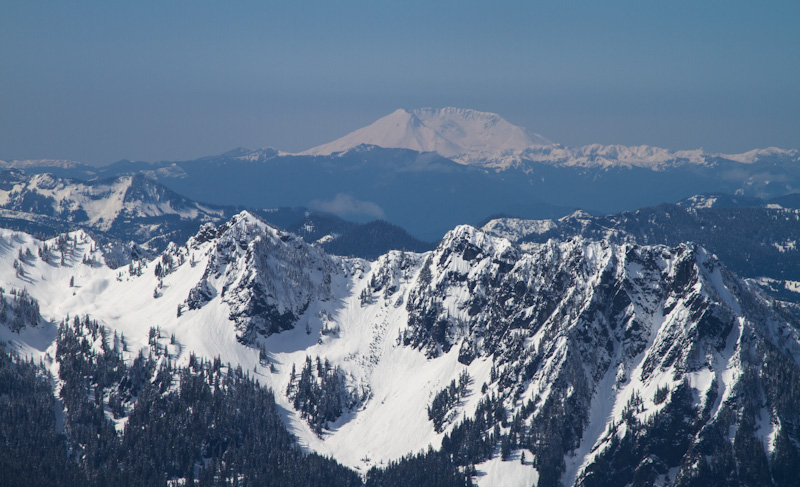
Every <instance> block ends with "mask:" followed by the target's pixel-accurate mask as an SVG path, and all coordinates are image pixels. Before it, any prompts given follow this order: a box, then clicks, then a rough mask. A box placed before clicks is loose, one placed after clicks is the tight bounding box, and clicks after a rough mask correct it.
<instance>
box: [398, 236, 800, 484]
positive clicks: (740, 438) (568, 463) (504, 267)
mask: <svg viewBox="0 0 800 487" xmlns="http://www.w3.org/2000/svg"><path fill="white" fill-rule="evenodd" d="M407 309H408V311H409V324H410V330H409V331H407V332H406V333H405V335H404V338H403V340H404V343H406V344H407V345H409V346H413V347H418V348H420V349H421V350H423V351H425V353H426V354H427V355H428V356H429V357H437V356H440V355H442V354H447V353H451V351H454V350H457V353H458V356H459V360H460V361H461V362H463V363H464V364H470V363H471V362H473V361H475V360H477V359H480V358H481V357H491V360H492V362H493V368H492V373H491V377H490V383H489V391H490V393H491V396H489V400H488V402H487V403H483V404H482V405H481V406H479V407H478V409H477V415H476V416H475V419H474V420H472V419H469V420H465V421H464V422H463V423H461V424H459V425H456V426H455V427H454V428H453V429H452V430H451V431H450V432H449V433H448V434H447V435H446V436H445V438H444V439H443V442H442V448H443V450H444V451H447V452H449V453H451V454H452V455H453V456H454V458H455V459H456V461H457V462H458V463H460V464H462V465H469V464H471V463H477V462H478V461H481V460H483V459H485V458H486V456H487V455H488V454H487V453H486V452H487V451H491V450H490V449H487V448H485V447H484V442H485V441H486V439H487V438H491V436H489V434H488V432H489V431H491V428H492V427H493V426H492V424H493V422H495V421H496V422H495V424H497V423H499V428H497V429H496V430H495V432H494V436H495V437H494V440H493V441H499V442H500V443H501V449H502V450H503V451H508V450H509V449H510V450H512V451H513V450H523V451H529V452H530V453H531V454H532V462H533V465H534V466H535V467H536V468H537V471H538V474H539V480H538V485H540V486H550V485H553V486H555V485H560V484H561V483H562V482H563V483H566V484H567V485H571V484H573V483H575V484H576V485H585V486H590V485H592V486H593V485H598V486H600V485H655V484H659V483H662V484H663V483H666V484H670V485H681V486H683V485H707V484H712V485H796V483H797V482H798V480H797V479H798V478H800V477H799V476H800V464H798V463H797V462H796V459H797V458H798V457H797V455H798V447H797V443H796V439H797V438H798V436H797V434H798V430H797V426H796V425H797V424H798V423H797V421H798V420H799V419H800V413H798V411H800V410H799V409H798V408H797V407H796V405H797V404H800V402H798V401H800V395H799V394H800V369H798V357H800V347H799V346H798V322H797V321H796V320H795V319H794V318H793V317H792V316H791V315H790V314H789V313H786V312H784V311H783V310H782V309H781V308H780V307H779V306H778V305H776V304H774V303H771V302H769V301H768V300H766V299H764V298H763V297H762V296H761V295H760V294H759V293H758V291H757V290H755V289H753V288H752V287H751V286H749V285H748V284H746V283H744V282H743V281H741V280H739V279H738V278H736V277H735V276H734V275H733V274H731V273H730V272H729V271H727V270H726V269H725V268H724V267H723V266H722V265H721V264H720V263H719V262H718V261H717V259H716V258H715V257H714V256H712V255H710V254H708V253H707V252H706V251H704V250H703V249H702V248H700V247H697V246H694V245H681V246H678V247H676V248H667V247H640V246H636V245H621V246H616V245H612V244H608V243H606V242H588V241H584V240H581V239H573V240H569V241H566V242H563V243H558V242H554V241H551V242H549V243H547V244H542V245H533V246H531V247H530V249H529V251H528V252H524V251H522V250H521V249H520V248H518V247H516V246H513V245H511V244H510V243H509V242H508V241H506V240H503V239H494V238H490V237H488V236H487V235H485V234H483V233H481V232H479V231H476V230H474V229H470V228H467V227H462V228H460V229H458V230H457V231H455V232H452V233H451V234H450V235H449V236H448V237H447V238H446V239H445V240H444V241H443V242H442V244H441V245H440V246H439V248H438V249H437V250H436V251H434V252H433V253H432V254H431V255H430V256H429V257H428V258H427V260H426V262H425V264H424V265H423V268H422V270H421V272H420V277H419V279H418V281H417V283H416V285H415V286H414V288H413V289H412V290H411V292H410V296H409V299H408V301H407ZM495 394H496V396H495ZM437 399H438V396H437ZM498 402H499V407H498V406H497V404H498ZM490 404H492V405H490ZM790 404H791V405H795V407H793V406H789V405H790ZM493 411H494V412H497V413H498V414H495V415H494V418H492V417H491V416H492V414H491V413H492V412H493ZM506 411H508V413H506ZM487 414H488V415H489V417H487ZM464 452H466V453H464ZM721 479H722V480H721Z"/></svg>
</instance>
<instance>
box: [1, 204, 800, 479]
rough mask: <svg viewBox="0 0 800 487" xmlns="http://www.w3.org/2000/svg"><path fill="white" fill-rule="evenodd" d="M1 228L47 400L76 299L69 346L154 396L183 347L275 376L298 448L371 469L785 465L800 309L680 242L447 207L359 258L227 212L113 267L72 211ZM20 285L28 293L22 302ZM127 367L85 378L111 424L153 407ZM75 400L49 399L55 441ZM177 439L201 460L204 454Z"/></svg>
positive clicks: (7, 336) (619, 474) (701, 472)
mask: <svg viewBox="0 0 800 487" xmlns="http://www.w3.org/2000/svg"><path fill="white" fill-rule="evenodd" d="M2 245H3V246H4V248H5V249H6V251H5V252H4V253H3V254H2V255H1V256H0V259H2V260H3V261H4V262H2V263H0V280H2V282H3V287H4V289H6V290H7V292H9V293H11V295H10V296H9V297H12V298H14V299H13V300H12V301H10V302H9V301H8V298H5V299H6V301H5V302H6V303H8V304H7V305H6V306H7V310H6V311H5V316H6V318H5V320H6V321H5V322H6V323H7V324H6V325H0V338H2V339H3V340H5V341H6V342H7V343H9V344H10V346H11V347H12V349H14V350H16V353H19V354H21V355H22V356H24V357H29V358H32V359H33V360H34V362H35V363H36V362H40V361H41V363H42V366H43V367H44V368H45V369H46V370H48V371H49V373H50V374H52V376H53V377H54V378H55V384H56V389H55V391H58V390H61V391H62V393H61V397H64V398H66V397H71V396H65V394H66V392H63V391H66V390H67V389H66V388H68V387H71V384H72V383H71V382H70V381H72V380H73V378H72V376H70V375H69V371H70V370H72V369H71V368H67V362H65V360H67V357H70V356H71V355H65V349H63V347H66V346H68V342H65V341H64V338H59V337H63V336H65V335H64V334H65V333H67V330H66V329H64V325H59V326H57V325H58V323H61V322H62V321H63V320H65V319H66V323H67V324H69V323H71V321H70V319H67V317H87V318H86V319H85V320H84V318H81V319H80V320H79V323H80V326H79V325H78V324H76V325H75V326H72V325H70V329H71V330H73V331H71V332H69V333H74V334H76V335H75V336H76V338H75V339H76V340H78V343H80V342H81V340H83V341H84V343H86V344H87V345H86V346H87V347H88V348H86V349H85V351H84V352H82V353H84V354H88V355H86V357H87V358H86V360H89V363H98V364H101V363H105V362H106V361H108V360H116V359H114V358H113V357H115V356H117V355H113V354H118V355H119V357H120V359H121V360H123V361H124V362H125V363H133V361H135V360H137V357H141V360H143V361H144V362H140V363H141V364H142V365H144V364H146V363H147V362H146V361H147V360H148V359H147V357H150V359H149V360H153V361H154V362H153V367H155V369H154V370H163V371H162V372H159V373H158V375H157V376H153V379H151V380H153V381H156V380H157V381H158V382H156V383H161V384H164V385H163V386H162V389H161V392H158V393H156V392H150V393H148V394H158V395H160V396H161V397H163V398H164V399H163V400H164V401H167V400H172V399H170V398H172V397H173V396H172V395H171V394H173V392H171V391H183V390H184V389H183V388H184V387H186V386H183V385H180V386H179V385H178V384H184V382H185V380H188V379H183V378H181V379H180V380H179V377H181V376H180V375H179V371H180V370H183V368H184V367H188V368H189V369H188V370H192V369H191V368H192V367H197V366H196V365H193V364H197V363H198V361H208V362H207V363H208V364H211V363H212V362H214V361H218V362H219V363H222V364H230V366H229V367H230V369H229V370H231V371H233V370H234V369H237V368H238V370H239V371H240V372H239V373H242V372H241V371H245V372H246V375H248V376H251V377H253V378H254V379H257V381H258V383H260V384H261V385H262V386H268V387H270V388H271V390H272V391H274V401H275V404H277V407H278V408H279V410H284V411H286V416H285V418H284V420H285V423H286V425H287V427H288V430H289V432H290V433H291V434H292V435H294V436H295V437H296V438H297V439H298V442H299V444H300V445H303V448H305V449H306V450H307V451H315V452H319V453H320V454H322V455H323V456H333V458H335V459H336V460H337V461H338V462H339V463H341V464H342V465H344V466H347V467H349V468H352V469H355V470H356V471H360V472H362V473H367V472H371V473H370V475H371V478H373V479H375V478H383V477H381V475H387V476H390V475H391V472H393V471H394V470H392V469H401V471H402V469H403V468H407V469H409V470H408V471H407V475H410V472H411V469H413V468H415V467H414V465H415V464H414V462H413V461H412V460H411V459H410V457H406V458H407V460H402V461H400V463H393V462H398V460H400V459H401V458H403V457H404V455H408V454H412V453H414V452H418V451H424V450H425V449H427V448H428V447H429V446H431V447H432V448H434V449H435V450H434V451H439V452H442V453H443V454H446V459H447V460H446V462H450V464H452V465H453V468H455V469H456V470H455V471H461V472H463V473H465V474H467V476H468V477H471V478H472V479H473V480H474V481H476V482H477V484H478V485H500V484H502V485H531V484H534V483H535V484H536V485H539V486H550V485H561V484H566V485H573V484H574V485H587V486H588V485H627V484H630V485H662V484H663V485H698V484H702V483H708V482H710V481H712V480H714V479H719V478H720V476H724V478H725V479H726V483H727V484H729V485H792V482H794V481H795V480H796V479H797V478H798V476H797V474H798V473H800V472H797V468H798V465H800V464H799V463H797V462H795V461H794V459H796V458H800V451H799V450H798V447H797V443H796V438H797V434H798V433H797V431H796V428H795V426H794V425H796V424H800V422H799V421H798V420H800V418H798V417H797V409H796V408H795V407H794V406H793V405H795V404H797V401H798V400H800V397H797V394H800V392H799V391H800V388H794V387H793V386H792V387H790V388H788V389H787V388H786V384H787V383H788V384H800V365H799V363H798V360H799V359H800V332H798V329H800V322H798V321H797V320H796V318H794V317H793V314H792V313H790V312H789V311H788V310H784V309H783V308H782V307H781V305H780V304H779V303H777V302H775V301H772V300H770V299H769V298H766V297H765V296H764V295H763V294H761V292H760V291H758V289H757V288H755V287H754V286H752V285H750V284H748V283H747V282H745V281H743V280H741V279H739V278H738V277H736V275H735V274H733V273H732V272H730V271H729V270H728V269H727V268H726V267H725V266H724V265H723V264H722V263H721V262H720V261H719V260H718V259H717V258H716V257H714V256H713V255H712V254H710V253H709V252H708V251H706V250H705V249H703V248H702V247H700V246H697V245H695V244H680V245H677V246H673V247H667V246H642V245H638V244H632V243H624V244H616V243H612V242H609V241H592V240H586V239H583V238H581V237H576V238H572V239H569V240H565V241H556V240H550V241H548V242H547V243H543V244H533V243H532V244H529V245H527V246H525V247H520V246H518V245H516V244H514V243H512V242H511V241H510V240H507V239H504V238H500V237H494V236H491V235H489V234H487V233H485V232H482V231H480V230H477V229H475V228H473V227H469V226H461V227H458V228H455V229H454V230H452V231H451V232H449V233H448V234H447V235H446V236H445V237H444V239H443V240H442V241H441V242H440V243H439V244H438V246H437V247H436V248H435V249H434V250H432V251H429V252H426V253H422V254H418V253H412V252H400V251H393V252H390V253H388V254H386V255H383V256H381V257H379V258H378V259H377V260H374V261H371V262H370V261H365V260H361V259H349V258H341V257H335V256H331V255H328V254H326V253H325V252H324V251H323V250H321V249H319V248H318V247H315V246H310V245H309V244H307V243H305V242H304V241H303V240H302V239H300V238H299V237H296V236H293V235H291V234H288V233H285V232H282V231H280V230H277V229H276V228H274V227H271V226H269V225H267V224H265V223H264V222H262V221H261V220H259V219H258V218H256V217H254V216H253V215H251V214H248V213H241V214H238V215H236V216H234V217H233V218H232V219H231V220H230V221H228V222H227V223H224V224H222V225H220V226H215V225H213V224H210V223H209V224H206V225H204V226H203V227H202V228H201V229H200V231H199V232H198V233H197V234H196V235H195V236H194V237H192V238H190V239H189V240H188V241H187V242H186V244H185V245H171V246H170V247H168V248H167V249H166V250H165V251H164V252H163V253H162V254H161V255H159V256H158V257H157V258H155V259H153V260H149V261H147V260H138V261H132V262H131V264H130V265H129V266H128V267H127V268H123V269H111V268H110V267H108V266H107V265H105V264H104V260H103V256H102V254H100V253H98V251H97V250H96V249H97V244H96V243H95V242H93V241H92V239H91V237H90V236H89V235H87V234H85V233H83V232H81V231H78V232H75V233H70V234H68V235H65V236H63V237H59V238H56V239H53V240H49V241H41V240H38V239H35V238H33V237H31V236H29V235H26V234H24V233H19V232H16V233H15V232H11V231H3V232H2ZM2 269H5V270H2ZM22 289H25V291H24V295H22V296H23V297H24V299H25V300H27V301H20V298H19V296H20V294H19V293H20V292H22V291H20V290H22ZM20 303H29V304H25V306H27V308H25V309H28V308H32V307H35V309H36V313H32V312H26V313H27V314H24V315H20V316H23V318H19V319H18V318H17V316H18V314H19V313H21V311H18V310H21V309H23V308H22V306H23V304H20ZM31 303H32V304H31ZM9 314H10V316H9ZM87 320H92V321H87ZM76 323H77V322H76ZM87 323H89V325H87ZM90 323H96V324H95V325H90ZM98 327H100V328H102V333H99V332H98V331H97V330H98V329H99V328H98ZM57 328H58V330H59V331H58V332H57ZM92 330H94V331H92ZM98 337H102V339H100V338H98ZM112 337H114V338H113V339H112ZM120 337H121V338H120ZM92 343H94V345H91V344H92ZM112 347H113V349H114V351H113V354H112V351H111V350H112ZM156 364H161V365H156ZM210 366H211V365H209V367H210ZM70 367H73V366H70ZM165 367H166V368H165ZM172 370H174V371H175V372H170V371H172ZM131 373H132V372H131ZM184 373H187V372H180V374H184ZM231 373H232V372H231ZM97 374H102V370H101V371H98V372H97ZM170 374H175V375H170ZM101 376H102V375H97V376H96V377H97V379H91V377H89V378H87V379H86V380H90V381H91V380H100V379H99V377H101ZM92 377H95V376H94V375H93V376H92ZM103 377H104V376H103ZM126 377H130V378H129V379H125V380H127V381H128V382H124V381H123V382H113V381H112V382H107V381H106V379H103V380H104V381H106V382H97V383H95V386H92V385H91V384H92V383H91V382H90V383H89V389H88V390H89V391H91V390H94V389H92V387H94V388H95V389H97V390H105V391H106V393H105V394H101V395H98V393H93V394H94V395H93V396H90V397H94V398H95V399H94V401H95V404H96V406H92V407H95V408H99V409H98V411H100V412H101V417H102V416H103V415H105V419H102V420H101V422H100V423H94V424H104V423H103V422H107V424H108V425H109V427H110V430H109V432H108V433H103V435H111V436H109V437H108V438H106V440H104V441H108V442H111V444H114V442H117V441H123V440H124V438H125V437H126V436H128V435H129V432H128V429H127V426H126V424H127V423H128V422H129V421H140V420H139V419H135V418H138V417H139V416H138V415H139V414H140V413H139V412H138V408H140V407H145V406H144V405H145V404H148V406H147V407H148V408H150V409H149V410H150V411H151V413H149V414H151V415H152V414H155V413H153V412H152V411H159V409H158V408H160V407H162V406H158V405H157V403H152V404H151V399H143V396H141V395H139V396H137V394H135V393H134V394H127V395H123V396H117V395H116V394H117V393H114V394H111V392H113V391H126V390H128V389H127V388H128V387H129V385H126V384H131V382H130V381H134V382H133V383H136V382H135V381H136V380H138V379H134V378H133V377H134V376H128V375H126ZM156 377H160V378H158V379H156ZM170 377H173V378H172V379H170ZM242 377H244V375H243V376H242ZM120 380H122V379H120ZM164 381H166V382H164ZM170 384H171V385H170ZM212 386H213V382H212ZM175 388H177V389H175ZM56 393H57V392H56ZM175 393H176V394H177V392H175ZM147 397H150V396H147ZM156 397H159V396H156ZM175 398H176V399H177V396H175ZM70 400H71V399H70ZM165 404H166V403H165ZM87 407H88V406H87ZM153 408H156V409H153ZM158 414H164V415H166V416H165V418H167V420H168V418H169V417H170V415H171V414H175V413H172V412H169V410H166V409H165V410H163V411H162V412H160V413H158ZM129 418H130V419H129ZM83 421H84V420H82V419H80V418H78V417H74V416H72V415H71V413H70V411H69V409H68V410H67V412H66V420H65V422H64V423H63V426H62V428H63V431H64V434H65V435H66V441H73V442H75V441H77V440H78V439H79V438H82V436H81V435H83V433H81V432H82V431H83V429H82V428H85V427H87V426H80V427H79V425H82V424H84V423H83ZM114 431H116V433H113V432H114ZM123 432H124V436H123ZM163 434H167V433H163ZM170 434H171V433H170ZM104 438H105V436H104ZM153 441H155V440H153ZM198 441H199V440H198ZM70 444H71V445H73V446H72V447H71V448H72V449H73V451H76V449H77V450H80V451H87V452H93V451H94V450H93V449H92V448H94V447H93V446H92V445H91V444H86V443H81V442H80V441H78V443H70ZM231 447H233V445H232V444H229V446H227V447H225V446H222V449H221V450H219V451H220V452H224V451H227V450H226V448H231ZM191 448H192V449H194V448H196V449H197V450H192V451H196V453H192V454H191V455H190V457H189V458H190V460H189V461H190V464H192V463H191V462H195V463H193V464H194V465H201V467H199V468H200V470H197V469H196V470H197V471H198V472H200V471H201V470H202V464H203V462H206V463H208V462H216V461H218V460H221V457H220V458H217V457H216V456H215V455H216V454H215V453H214V452H215V451H217V450H214V449H212V450H207V449H206V450H204V449H203V445H202V444H197V445H193V446H191ZM204 452H205V453H204ZM220 454H222V453H220ZM441 461H445V460H441ZM78 465H84V461H83V460H80V459H78ZM237 465H238V464H237ZM83 468H89V467H86V466H84V467H83ZM215 468H216V467H215ZM384 468H388V470H385V473H383V474H381V472H384V470H382V469H384ZM98 475H99V474H98ZM173 475H176V474H173ZM183 475H184V474H180V475H177V477H183ZM231 475H236V473H235V472H232V473H231ZM370 475H368V476H367V477H368V478H370ZM401 477H402V475H401ZM173 478H175V477H174V476H173ZM387 478H388V477H387ZM383 485H391V484H383Z"/></svg>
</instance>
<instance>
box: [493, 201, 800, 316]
mask: <svg viewBox="0 0 800 487" xmlns="http://www.w3.org/2000/svg"><path fill="white" fill-rule="evenodd" d="M798 218H800V202H799V201H798V200H797V198H793V197H782V198H776V199H772V200H766V201H765V200H759V199H755V198H748V197H743V196H736V195H725V194H709V195H697V196H692V197H690V198H687V199H685V200H683V201H680V202H678V203H677V204H661V205H658V206H653V207H647V208H641V209H638V210H636V211H630V212H622V213H617V214H611V215H591V214H589V213H586V212H583V211H576V212H574V213H572V214H570V215H567V216H565V217H562V218H559V219H548V220H526V219H518V218H497V219H493V220H491V221H489V222H487V223H486V224H485V225H484V226H483V227H482V229H483V230H484V231H485V232H487V233H489V234H491V235H494V236H498V237H502V238H506V239H509V240H510V241H512V242H515V243H517V244H518V245H520V246H522V247H527V246H528V245H533V246H536V245H538V244H541V243H544V242H547V241H548V240H550V239H556V240H565V239H569V238H573V237H577V236H580V237H583V238H588V239H592V240H608V241H611V242H614V243H638V244H642V245H655V244H663V245H678V244H680V243H681V242H687V241H692V242H697V243H699V244H701V245H703V246H704V247H705V248H706V249H708V250H709V251H711V252H713V253H715V254H716V255H718V256H719V257H720V259H722V261H723V262H725V264H726V265H727V266H728V267H729V268H730V269H732V270H733V271H735V272H736V273H737V274H738V275H740V276H742V277H745V278H749V279H754V280H756V282H758V283H759V284H760V285H761V286H763V287H764V289H765V290H766V291H767V292H768V293H769V294H771V295H772V296H774V297H776V298H778V299H781V300H784V301H788V302H792V303H800V293H798V290H800V286H799V285H798V282H800V246H798V242H800V228H798V225H797V221H798ZM732 229H735V230H732Z"/></svg>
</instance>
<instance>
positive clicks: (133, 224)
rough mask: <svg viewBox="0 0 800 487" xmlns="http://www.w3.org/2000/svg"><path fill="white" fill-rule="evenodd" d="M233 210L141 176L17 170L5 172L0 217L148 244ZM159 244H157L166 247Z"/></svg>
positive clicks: (47, 230)
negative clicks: (84, 177)
mask: <svg viewBox="0 0 800 487" xmlns="http://www.w3.org/2000/svg"><path fill="white" fill-rule="evenodd" d="M230 214H231V212H230V210H228V211H227V213H226V211H225V209H220V208H212V207H210V206H206V205H203V204H200V203H197V202H195V201H192V200H189V199H188V198H186V197H183V196H181V195H179V194H177V193H175V192H174V191H171V190H170V189H168V188H166V187H165V186H163V185H161V184H159V183H158V182H156V181H154V180H152V179H149V178H147V177H145V176H143V175H141V174H135V175H125V176H118V177H115V178H111V179H105V180H100V181H90V182H85V181H80V180H75V179H65V178H60V177H57V176H54V175H52V174H49V173H41V174H33V175H31V174H27V173H25V172H22V171H20V170H16V169H11V170H6V171H3V172H2V173H0V218H1V219H2V220H3V221H4V222H5V224H6V225H9V224H10V225H12V226H14V227H16V228H21V229H26V228H31V229H34V230H35V231H38V232H41V233H44V234H53V233H56V232H63V231H66V230H69V229H71V228H75V227H83V228H86V229H90V230H93V231H96V232H99V233H101V234H106V235H109V236H112V237H116V238H122V239H125V240H135V241H137V242H140V243H145V242H147V241H148V240H150V239H151V238H158V239H160V240H163V239H165V238H173V239H181V238H186V237H187V235H186V230H187V229H188V230H189V231H190V232H191V233H194V232H196V231H197V228H198V227H199V225H200V224H202V223H204V222H209V221H211V222H218V223H219V222H221V221H222V220H223V219H224V218H226V217H228V216H229V215H230ZM176 232H177V233H176ZM191 233H190V234H191ZM153 243H154V247H155V248H159V247H163V245H166V242H163V244H161V243H156V242H153Z"/></svg>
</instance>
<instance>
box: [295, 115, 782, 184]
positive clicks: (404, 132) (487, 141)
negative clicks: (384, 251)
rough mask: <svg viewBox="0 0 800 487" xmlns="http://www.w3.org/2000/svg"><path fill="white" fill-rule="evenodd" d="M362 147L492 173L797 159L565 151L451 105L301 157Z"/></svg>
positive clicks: (778, 153) (397, 118)
mask: <svg viewBox="0 0 800 487" xmlns="http://www.w3.org/2000/svg"><path fill="white" fill-rule="evenodd" d="M360 145H377V146H380V147H385V148H403V149H411V150H415V151H420V152H436V153H437V154H439V155H441V156H443V157H447V158H448V159H452V160H454V161H457V162H460V163H462V164H472V165H477V166H480V167H487V168H492V169H495V170H505V169H509V168H511V167H518V166H522V167H524V166H526V165H528V164H530V163H541V164H548V165H553V166H559V167H579V168H612V167H623V168H631V167H640V168H646V169H651V170H656V171H658V170H664V169H666V168H670V167H675V166H680V165H684V164H691V165H700V166H706V165H714V164H715V163H716V162H717V161H718V160H725V161H733V162H738V163H743V164H753V163H756V162H758V161H761V160H769V159H776V158H777V159H795V160H796V159H797V157H798V152H797V150H784V149H779V148H776V147H769V148H766V149H755V150H751V151H749V152H745V153H742V154H714V153H707V152H705V151H703V150H702V149H696V150H678V151H673V150H669V149H664V148H660V147H652V146H647V145H641V146H623V145H601V144H591V145H586V146H582V147H565V146H562V145H560V144H555V143H553V142H551V141H550V140H548V139H546V138H544V137H542V136H541V135H539V134H536V133H533V132H530V131H529V130H527V129H525V128H523V127H518V126H516V125H512V124H510V123H508V122H507V121H505V120H503V118H501V117H500V116H499V115H497V114H494V113H487V112H479V111H476V110H469V109H463V108H452V107H448V108H442V109H434V108H421V109H416V110H410V111H409V110H404V109H399V110H396V111H395V112H393V113H391V114H389V115H387V116H385V117H383V118H380V119H378V120H376V121H375V122H373V123H372V124H370V125H367V126H366V127H363V128H360V129H358V130H356V131H354V132H351V133H349V134H347V135H345V136H344V137H341V138H339V139H336V140H334V141H332V142H329V143H327V144H323V145H320V146H317V147H314V148H312V149H309V150H307V151H305V152H303V154H309V155H329V154H334V153H340V152H346V151H348V150H352V149H354V148H356V147H358V146H360Z"/></svg>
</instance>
